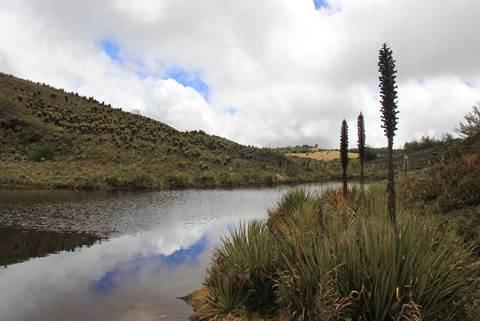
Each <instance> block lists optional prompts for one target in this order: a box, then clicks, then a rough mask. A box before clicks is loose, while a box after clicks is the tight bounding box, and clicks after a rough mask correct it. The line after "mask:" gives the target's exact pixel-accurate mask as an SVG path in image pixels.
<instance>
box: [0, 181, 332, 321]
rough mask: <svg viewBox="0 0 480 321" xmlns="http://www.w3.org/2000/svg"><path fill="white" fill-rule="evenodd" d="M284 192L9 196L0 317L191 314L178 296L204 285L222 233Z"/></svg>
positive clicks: (118, 319) (141, 320) (0, 203)
mask: <svg viewBox="0 0 480 321" xmlns="http://www.w3.org/2000/svg"><path fill="white" fill-rule="evenodd" d="M312 188H313V189H316V190H322V189H324V188H325V185H315V186H313V187H312ZM284 192H285V188H280V189H278V188H271V189H243V190H208V191H204V190H198V191H193V190H192V191H175V192H148V193H131V194H128V193H120V194H111V193H100V194H98V195H97V194H95V193H92V194H88V193H87V194H81V195H74V196H72V195H67V194H62V195H61V197H59V198H58V199H56V198H55V197H53V196H46V195H45V194H41V197H36V196H35V197H34V196H32V195H33V194H30V196H32V197H30V198H28V197H26V196H24V195H23V196H22V195H20V196H18V195H17V196H16V195H14V194H15V193H13V194H11V193H10V194H9V195H8V197H3V198H2V197H0V226H4V228H2V229H1V230H0V233H1V234H0V235H1V236H0V241H1V249H2V258H1V259H2V260H3V261H2V262H4V263H3V264H4V265H7V266H6V268H4V269H1V270H0V297H1V298H2V299H1V300H0V320H8V321H17V320H39V321H43V320H45V321H46V320H49V321H55V320H73V321H74V320H82V321H83V320H93V321H95V320H99V321H100V320H101V321H109V320H112V321H114V320H115V321H122V320H126V321H127V320H128V321H131V320H138V321H147V320H160V319H164V320H187V319H188V317H189V315H190V313H191V311H190V308H189V307H188V306H187V305H186V304H185V303H184V302H183V301H181V300H178V299H177V298H178V297H182V296H185V295H186V294H188V293H190V292H191V291H193V290H195V289H196V288H198V287H199V286H200V285H201V283H202V281H203V279H204V275H205V271H206V268H207V266H208V264H209V262H210V259H211V254H212V251H213V249H214V248H215V246H216V245H217V244H218V242H219V239H220V236H222V235H224V234H225V232H226V231H227V228H228V226H232V225H236V224H238V223H239V222H240V221H242V220H243V221H245V220H248V219H250V218H262V217H265V213H266V209H267V208H269V207H270V206H272V205H273V204H274V202H275V201H276V200H277V199H278V198H279V197H280V196H281V195H282V194H283V193H284ZM53 193H55V192H53ZM1 194H2V192H0V195H1ZM22 198H23V200H25V199H28V201H23V200H22ZM5 226H14V228H12V227H5ZM19 226H20V227H19ZM22 226H23V228H22ZM92 234H94V235H96V236H92ZM98 237H108V239H105V240H102V241H101V242H96V240H97V239H98ZM81 245H83V246H81ZM87 245H88V246H87ZM77 246H81V247H79V248H76V249H74V248H75V247H77ZM49 253H50V255H48V254H49Z"/></svg>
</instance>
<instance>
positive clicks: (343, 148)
mask: <svg viewBox="0 0 480 321" xmlns="http://www.w3.org/2000/svg"><path fill="white" fill-rule="evenodd" d="M340 162H341V163H342V182H343V196H344V197H346V196H347V189H348V186H347V166H348V124H347V121H346V120H345V119H344V120H343V121H342V129H341V132H340Z"/></svg>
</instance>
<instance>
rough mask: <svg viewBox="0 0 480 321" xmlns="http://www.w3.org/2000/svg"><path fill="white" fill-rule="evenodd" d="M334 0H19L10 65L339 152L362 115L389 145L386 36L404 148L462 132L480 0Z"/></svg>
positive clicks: (189, 117)
mask: <svg viewBox="0 0 480 321" xmlns="http://www.w3.org/2000/svg"><path fill="white" fill-rule="evenodd" d="M329 4H330V7H331V8H334V9H335V10H332V11H327V10H320V11H316V10H315V9H314V5H313V0H297V1H288V0H283V1H281V0H264V1H261V2H259V1H254V0H245V1H225V0H205V1H192V0H190V1H188V0H175V1H172V0H142V1H133V0H131V1H128V0H121V1H113V0H109V1H104V2H101V4H99V2H98V1H94V0H86V1H81V2H79V1H61V0H45V1H41V2H39V1H33V0H21V1H12V0H6V1H3V2H2V4H0V28H1V30H2V36H3V37H2V38H3V39H2V42H1V43H0V70H1V71H4V72H8V73H14V74H16V75H19V76H21V77H26V78H30V79H33V80H36V81H45V82H48V83H51V84H53V85H55V86H59V87H64V88H67V89H69V90H75V91H79V92H80V93H82V94H85V95H89V96H90V95H94V96H96V97H98V99H99V100H106V101H108V102H110V103H112V104H114V105H118V106H120V107H122V108H125V109H127V110H130V109H140V110H141V111H142V112H143V113H144V114H146V115H148V116H151V117H153V118H156V119H158V120H160V121H164V122H166V123H168V124H169V125H172V126H174V127H176V128H179V129H182V130H185V129H197V128H201V129H204V130H206V131H207V132H210V133H214V134H218V135H221V136H226V137H228V138H230V139H233V140H236V141H239V142H242V143H247V144H256V145H288V144H304V143H310V144H313V143H318V144H319V145H321V146H327V147H336V146H337V144H338V143H337V140H338V138H337V136H338V132H339V128H340V122H341V120H342V119H343V118H346V119H347V120H349V121H350V126H351V129H350V132H351V133H352V135H351V141H352V142H354V141H356V139H355V137H354V136H355V135H354V133H355V132H356V128H355V117H356V115H357V114H358V112H359V111H360V110H362V111H363V112H364V114H365V116H366V121H367V142H368V143H369V144H371V145H375V146H379V145H384V144H385V139H384V138H383V136H382V135H383V134H382V131H381V128H380V124H379V119H380V113H379V109H380V107H379V103H378V97H377V96H378V94H377V77H378V75H377V52H378V49H379V47H380V45H381V44H382V42H383V41H385V40H388V41H389V42H390V43H391V45H392V48H393V50H394V54H395V57H396V59H397V61H398V63H397V66H398V70H399V73H398V80H399V109H400V124H399V132H398V140H397V146H399V145H400V144H402V143H403V142H404V141H405V140H409V139H412V138H416V137H419V136H421V135H423V134H437V135H440V134H442V133H444V132H448V131H450V130H451V129H452V128H453V127H454V126H455V125H456V124H457V123H458V121H459V120H460V119H461V117H462V115H463V114H464V113H465V112H466V111H468V110H469V109H470V108H471V105H473V103H474V102H475V101H476V100H480V87H479V84H480V59H478V52H479V51H480V40H478V37H477V35H476V30H479V29H480V20H478V19H477V17H478V15H479V14H480V2H476V1H469V0H459V1H455V2H446V3H442V4H439V3H438V1H434V0H425V1H421V2H418V1H414V0H406V1H401V2H399V1H393V0H384V1H376V0H364V1H357V0H330V1H329ZM103 39H109V40H112V41H115V42H116V43H118V45H119V47H120V50H121V53H122V58H124V62H123V63H122V64H119V63H117V62H114V61H112V60H111V59H109V57H108V56H107V55H105V54H104V53H103V52H102V51H101V49H100V47H99V46H98V42H99V41H101V40H103ZM140 62H141V64H143V67H142V72H143V73H144V74H146V75H147V77H140V76H139V75H138V69H139V64H140ZM169 67H178V68H182V69H184V70H188V71H192V72H200V73H201V74H202V75H203V80H204V81H205V82H206V83H207V84H208V85H209V87H210V97H209V100H208V102H207V101H205V100H204V99H203V97H202V96H201V95H200V94H198V93H197V92H195V91H194V90H193V89H192V88H189V87H185V86H183V85H182V84H180V83H178V82H176V81H174V80H172V79H170V80H165V79H161V78H164V75H165V70H166V68H169ZM148 75H150V76H148ZM229 106H235V108H237V109H238V111H237V112H236V113H235V114H234V115H230V114H229V113H228V112H227V109H228V107H229Z"/></svg>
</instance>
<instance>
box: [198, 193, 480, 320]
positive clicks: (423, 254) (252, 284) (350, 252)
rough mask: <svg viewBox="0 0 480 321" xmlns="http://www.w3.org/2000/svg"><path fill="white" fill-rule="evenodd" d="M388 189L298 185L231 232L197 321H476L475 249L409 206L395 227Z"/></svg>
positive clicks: (215, 263)
mask: <svg viewBox="0 0 480 321" xmlns="http://www.w3.org/2000/svg"><path fill="white" fill-rule="evenodd" d="M384 188H385V187H384V185H382V184H380V185H375V186H372V187H370V188H369V189H368V190H367V191H366V194H365V197H364V198H362V197H361V193H360V191H358V190H356V189H353V190H352V191H351V193H350V197H349V198H348V199H343V198H342V197H341V193H340V192H338V191H328V192H327V193H326V194H325V195H323V196H316V195H312V194H310V193H308V192H307V191H305V190H301V189H300V190H295V191H293V192H291V193H289V194H286V195H285V196H284V197H283V199H282V200H281V201H280V202H279V203H278V204H277V206H276V207H275V208H273V209H272V210H270V211H269V216H268V220H267V221H266V222H259V221H252V222H250V223H248V224H243V225H241V226H240V227H239V228H238V229H234V230H231V231H230V233H229V236H228V237H226V238H225V239H224V240H223V244H222V246H221V247H220V248H219V250H218V252H217V254H216V255H215V258H214V261H213V262H212V266H211V267H210V269H209V271H208V275H207V278H206V281H205V284H204V287H203V288H202V290H201V291H199V292H197V293H196V296H195V300H191V301H190V302H191V304H192V305H193V306H194V314H193V318H194V319H195V320H232V319H235V318H239V319H242V320H247V319H249V318H250V316H251V315H254V316H257V317H258V316H260V317H262V318H264V319H270V320H371V321H384V320H385V321H386V320H389V321H390V320H425V321H430V320H431V321H434V320H472V321H473V320H476V319H475V317H476V314H475V313H477V312H478V301H476V300H478V293H479V292H478V291H479V284H480V283H479V271H480V270H479V268H480V264H479V261H478V258H477V257H475V255H474V246H473V245H472V244H471V243H470V242H465V240H463V239H461V238H460V237H459V236H458V234H456V233H455V228H446V227H445V225H444V224H442V220H441V219H440V218H438V217H433V216H430V215H428V214H426V213H423V212H416V211H415V210H414V209H412V206H410V204H409V205H408V206H407V205H406V204H404V203H402V202H400V204H399V213H398V217H399V221H398V224H397V227H394V225H392V223H391V221H390V220H389V218H388V217H387V215H386V210H385V209H386V203H385V199H384V196H383V194H384ZM205 293H207V294H208V295H205ZM475 309H477V310H475ZM475 311H476V312H475Z"/></svg>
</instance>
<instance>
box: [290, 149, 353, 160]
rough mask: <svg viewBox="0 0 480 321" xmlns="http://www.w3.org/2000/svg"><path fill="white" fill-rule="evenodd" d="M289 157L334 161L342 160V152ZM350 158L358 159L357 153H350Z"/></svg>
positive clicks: (319, 152)
mask: <svg viewBox="0 0 480 321" xmlns="http://www.w3.org/2000/svg"><path fill="white" fill-rule="evenodd" d="M287 156H291V157H300V158H311V159H316V160H333V159H339V158H340V152H339V151H336V150H325V151H316V152H313V151H312V152H311V153H289V154H287ZM348 158H358V154H357V153H348Z"/></svg>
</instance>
